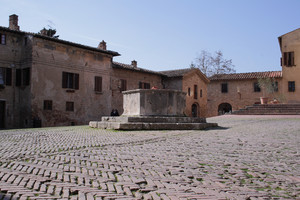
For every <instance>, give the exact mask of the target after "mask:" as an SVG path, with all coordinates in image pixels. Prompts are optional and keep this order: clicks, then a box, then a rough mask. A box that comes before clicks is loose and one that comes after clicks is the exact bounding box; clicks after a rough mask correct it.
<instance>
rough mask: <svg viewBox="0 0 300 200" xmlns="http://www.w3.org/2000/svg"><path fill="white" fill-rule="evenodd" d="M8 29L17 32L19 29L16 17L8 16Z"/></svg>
mask: <svg viewBox="0 0 300 200" xmlns="http://www.w3.org/2000/svg"><path fill="white" fill-rule="evenodd" d="M9 29H11V30H15V31H19V30H20V27H19V26H18V15H15V14H13V15H10V16H9Z"/></svg>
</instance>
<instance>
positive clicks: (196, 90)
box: [162, 69, 209, 117]
mask: <svg viewBox="0 0 300 200" xmlns="http://www.w3.org/2000/svg"><path fill="white" fill-rule="evenodd" d="M162 73H163V74H165V75H166V77H165V78H163V84H164V87H165V88H168V89H174V90H180V91H183V92H186V108H185V115H186V116H189V117H206V116H207V85H208V83H209V80H208V79H207V78H206V76H205V75H204V74H202V73H201V71H200V70H199V69H180V70H171V71H163V72H162Z"/></svg>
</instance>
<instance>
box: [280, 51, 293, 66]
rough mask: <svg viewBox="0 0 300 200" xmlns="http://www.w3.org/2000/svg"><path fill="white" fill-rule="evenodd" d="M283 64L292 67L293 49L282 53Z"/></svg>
mask: <svg viewBox="0 0 300 200" xmlns="http://www.w3.org/2000/svg"><path fill="white" fill-rule="evenodd" d="M283 65H284V66H287V67H292V66H294V65H295V62H294V52H293V51H292V52H284V53H283Z"/></svg>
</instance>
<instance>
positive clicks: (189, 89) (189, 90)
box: [188, 88, 191, 96]
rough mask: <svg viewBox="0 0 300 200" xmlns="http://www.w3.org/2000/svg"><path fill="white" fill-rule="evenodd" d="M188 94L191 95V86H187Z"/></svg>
mask: <svg viewBox="0 0 300 200" xmlns="http://www.w3.org/2000/svg"><path fill="white" fill-rule="evenodd" d="M188 95H189V96H191V88H188Z"/></svg>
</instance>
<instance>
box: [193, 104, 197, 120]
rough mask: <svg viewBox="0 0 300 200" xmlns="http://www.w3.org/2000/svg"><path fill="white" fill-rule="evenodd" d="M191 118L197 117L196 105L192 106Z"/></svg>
mask: <svg viewBox="0 0 300 200" xmlns="http://www.w3.org/2000/svg"><path fill="white" fill-rule="evenodd" d="M192 117H198V105H197V104H196V103H194V104H193V105H192Z"/></svg>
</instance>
